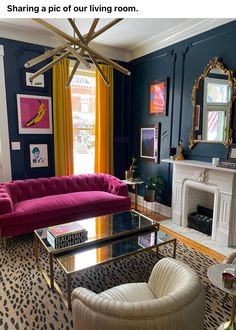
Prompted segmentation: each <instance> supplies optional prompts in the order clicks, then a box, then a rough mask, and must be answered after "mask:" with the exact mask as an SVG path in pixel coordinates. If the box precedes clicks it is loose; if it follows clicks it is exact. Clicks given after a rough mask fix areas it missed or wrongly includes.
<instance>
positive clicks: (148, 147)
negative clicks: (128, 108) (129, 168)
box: [140, 124, 160, 163]
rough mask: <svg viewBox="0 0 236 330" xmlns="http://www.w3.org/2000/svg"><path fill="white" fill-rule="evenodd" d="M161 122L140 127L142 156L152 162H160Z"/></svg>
mask: <svg viewBox="0 0 236 330" xmlns="http://www.w3.org/2000/svg"><path fill="white" fill-rule="evenodd" d="M159 135H160V124H149V125H142V126H141V127H140V157H141V158H143V159H145V160H149V161H152V162H156V163H158V162H159V144H160V141H159V140H160V139H159Z"/></svg>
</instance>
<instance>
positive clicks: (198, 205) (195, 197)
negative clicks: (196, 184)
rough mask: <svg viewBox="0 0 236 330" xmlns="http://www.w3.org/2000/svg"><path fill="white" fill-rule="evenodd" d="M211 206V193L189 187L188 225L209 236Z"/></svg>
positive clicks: (211, 215) (212, 204)
mask: <svg viewBox="0 0 236 330" xmlns="http://www.w3.org/2000/svg"><path fill="white" fill-rule="evenodd" d="M213 207H214V194H213V193H211V192H208V191H203V190H199V189H195V188H189V195H188V227H189V228H192V229H195V230H198V231H200V232H202V233H204V234H206V235H208V236H211V234H212V222H213Z"/></svg>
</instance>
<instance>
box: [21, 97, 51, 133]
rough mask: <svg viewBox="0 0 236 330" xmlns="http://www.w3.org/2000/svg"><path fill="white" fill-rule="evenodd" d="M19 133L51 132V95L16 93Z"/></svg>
mask: <svg viewBox="0 0 236 330" xmlns="http://www.w3.org/2000/svg"><path fill="white" fill-rule="evenodd" d="M16 97H17V113H18V128H19V134H52V105H51V97H49V96H41V95H27V94H17V95H16Z"/></svg>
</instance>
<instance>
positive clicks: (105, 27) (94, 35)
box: [84, 18, 123, 41]
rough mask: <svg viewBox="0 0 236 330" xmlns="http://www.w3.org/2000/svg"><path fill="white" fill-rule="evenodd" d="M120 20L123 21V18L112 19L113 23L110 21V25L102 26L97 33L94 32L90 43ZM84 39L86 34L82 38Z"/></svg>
mask: <svg viewBox="0 0 236 330" xmlns="http://www.w3.org/2000/svg"><path fill="white" fill-rule="evenodd" d="M122 20H123V18H117V19H114V20H113V21H111V22H110V23H108V24H107V25H105V26H103V27H102V28H101V29H99V30H98V31H97V32H94V34H93V35H92V37H91V39H90V41H91V40H93V39H95V38H97V37H98V36H100V34H102V33H103V32H105V31H107V30H109V29H110V28H111V27H112V26H114V25H116V24H117V23H119V22H120V21H122ZM86 37H87V34H86V35H84V38H86Z"/></svg>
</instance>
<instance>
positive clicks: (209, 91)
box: [188, 57, 236, 149]
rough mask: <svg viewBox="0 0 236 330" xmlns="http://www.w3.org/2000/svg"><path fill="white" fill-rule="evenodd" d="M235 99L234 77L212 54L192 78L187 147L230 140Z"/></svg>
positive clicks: (224, 142)
mask: <svg viewBox="0 0 236 330" xmlns="http://www.w3.org/2000/svg"><path fill="white" fill-rule="evenodd" d="M235 99H236V78H235V77H234V73H233V71H232V70H230V69H227V68H226V67H225V66H224V65H223V64H222V63H221V62H220V60H219V59H218V57H214V58H213V59H211V60H210V62H209V63H208V64H207V66H206V67H205V68H204V70H203V73H202V74H201V75H200V76H199V77H198V79H197V80H195V83H194V85H193V88H192V105H193V110H192V128H191V132H190V135H189V142H188V146H189V148H190V149H192V148H193V146H194V145H195V144H196V143H199V142H204V143H223V144H225V145H227V144H229V143H232V137H233V129H232V108H233V103H234V101H235Z"/></svg>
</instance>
